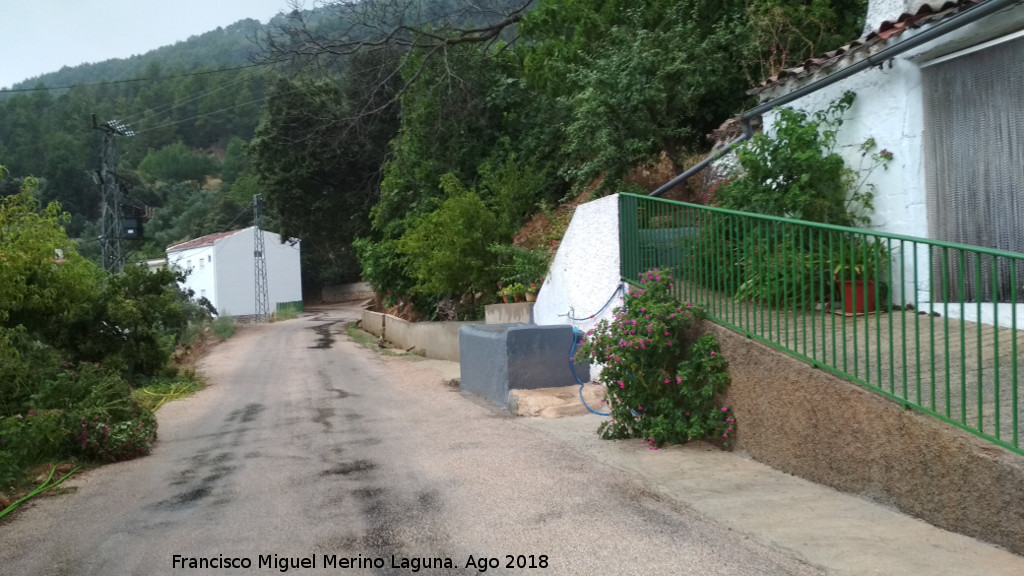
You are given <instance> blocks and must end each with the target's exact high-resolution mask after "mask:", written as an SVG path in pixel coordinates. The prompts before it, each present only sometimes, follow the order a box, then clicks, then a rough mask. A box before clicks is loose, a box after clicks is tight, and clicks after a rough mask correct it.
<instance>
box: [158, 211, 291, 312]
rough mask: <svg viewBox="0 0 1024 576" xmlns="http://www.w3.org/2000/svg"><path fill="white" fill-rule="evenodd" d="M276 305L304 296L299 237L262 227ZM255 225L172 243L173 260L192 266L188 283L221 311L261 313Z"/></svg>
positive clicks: (197, 295)
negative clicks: (284, 238) (283, 238)
mask: <svg viewBox="0 0 1024 576" xmlns="http://www.w3.org/2000/svg"><path fill="white" fill-rule="evenodd" d="M262 234H263V244H264V249H265V252H266V255H265V260H266V264H267V292H268V295H269V303H270V311H271V312H273V311H274V309H275V304H277V303H280V302H297V301H301V300H302V279H301V267H300V264H299V255H300V248H299V241H298V240H291V241H288V242H285V243H283V244H282V243H281V237H280V236H279V235H277V234H275V233H273V232H268V231H266V230H263V231H262ZM255 238H256V237H255V234H254V229H253V227H251V226H250V227H249V228H243V229H241V230H232V231H230V232H219V233H217V234H209V235H207V236H203V237H201V238H196V239H195V240H190V241H188V242H183V243H181V244H176V245H174V246H171V247H169V248H167V262H168V263H169V265H170V266H172V267H174V268H177V269H180V270H184V271H187V272H188V273H189V274H188V277H187V278H186V279H185V288H189V289H191V290H193V291H194V292H195V296H194V297H195V298H196V299H198V298H202V297H205V298H206V299H207V300H209V301H210V303H212V304H213V306H214V307H215V308H216V309H217V312H218V313H219V314H220V315H221V316H248V315H252V314H255V313H256V258H255V255H254V254H255V243H256V240H255Z"/></svg>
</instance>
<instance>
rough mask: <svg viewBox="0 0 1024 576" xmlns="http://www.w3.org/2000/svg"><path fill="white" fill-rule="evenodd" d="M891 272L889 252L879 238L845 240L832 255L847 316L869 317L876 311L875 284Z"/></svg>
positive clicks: (834, 270)
mask: <svg viewBox="0 0 1024 576" xmlns="http://www.w3.org/2000/svg"><path fill="white" fill-rule="evenodd" d="M888 269H889V250H888V248H886V246H885V245H884V244H882V241H881V240H880V239H878V238H875V239H873V240H868V239H867V238H866V237H864V236H855V237H847V238H844V239H843V242H842V244H841V247H840V248H837V249H836V250H835V251H834V252H833V254H832V273H833V275H834V276H835V279H836V285H837V288H839V290H840V295H841V296H842V299H843V311H844V312H846V313H847V314H867V313H871V312H874V311H875V309H876V302H875V294H876V292H878V289H879V288H876V286H875V284H876V282H878V279H879V278H880V277H882V276H884V275H885V273H886V271H888Z"/></svg>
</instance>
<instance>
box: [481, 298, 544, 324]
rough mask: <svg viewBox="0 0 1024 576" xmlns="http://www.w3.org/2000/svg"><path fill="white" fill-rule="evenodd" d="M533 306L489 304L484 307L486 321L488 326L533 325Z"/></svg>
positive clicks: (531, 304)
mask: <svg viewBox="0 0 1024 576" xmlns="http://www.w3.org/2000/svg"><path fill="white" fill-rule="evenodd" d="M533 304H534V303H533V302H519V303H517V304H488V305H487V306H484V320H485V321H486V322H487V324H517V323H518V324H533Z"/></svg>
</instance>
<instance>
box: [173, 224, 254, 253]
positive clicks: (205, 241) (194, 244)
mask: <svg viewBox="0 0 1024 576" xmlns="http://www.w3.org/2000/svg"><path fill="white" fill-rule="evenodd" d="M251 228H252V226H250V227H249V228H241V229H239V230H232V231H230V232H217V233H215V234H207V235H206V236H200V237H199V238H196V239H195V240H189V241H188V242H182V243H181V244H175V245H173V246H168V247H167V253H168V254H169V253H171V252H181V251H182V250H189V249H192V248H199V247H201V246H210V245H212V244H213V243H214V242H216V241H217V240H220V239H222V238H227V237H228V236H231V235H233V234H237V233H239V232H244V231H246V230H249V229H251Z"/></svg>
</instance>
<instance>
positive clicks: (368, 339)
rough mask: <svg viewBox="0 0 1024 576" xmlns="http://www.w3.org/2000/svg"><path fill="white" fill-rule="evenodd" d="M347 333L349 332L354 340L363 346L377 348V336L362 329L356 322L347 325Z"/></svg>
mask: <svg viewBox="0 0 1024 576" xmlns="http://www.w3.org/2000/svg"><path fill="white" fill-rule="evenodd" d="M345 334H347V335H348V337H349V338H351V339H352V341H353V342H355V343H356V344H359V345H360V346H362V347H363V348H374V349H375V348H377V337H376V336H374V335H373V334H370V333H369V332H366V331H364V330H362V329H361V328H359V327H358V326H356V325H355V324H354V323H353V324H349V325H348V326H345Z"/></svg>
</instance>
